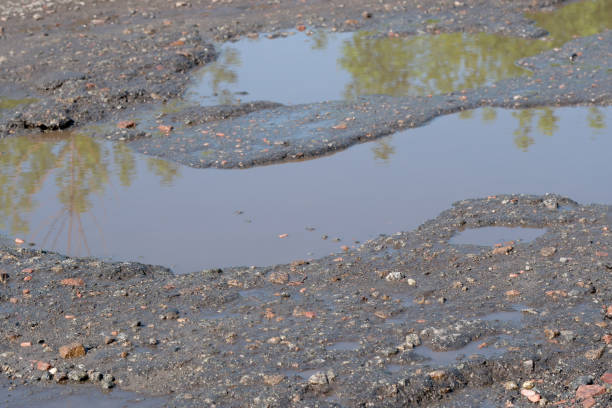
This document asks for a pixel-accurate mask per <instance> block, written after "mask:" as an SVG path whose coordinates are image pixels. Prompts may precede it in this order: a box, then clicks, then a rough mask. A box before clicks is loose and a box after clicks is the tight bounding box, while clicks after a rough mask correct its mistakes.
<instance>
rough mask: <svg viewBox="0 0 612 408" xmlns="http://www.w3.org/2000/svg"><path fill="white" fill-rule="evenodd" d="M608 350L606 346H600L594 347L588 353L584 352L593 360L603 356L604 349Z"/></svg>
mask: <svg viewBox="0 0 612 408" xmlns="http://www.w3.org/2000/svg"><path fill="white" fill-rule="evenodd" d="M605 350H606V348H605V346H604V347H599V348H596V349H592V350H588V351H587V352H586V353H584V357H585V358H586V359H587V360H591V361H595V360H597V359H599V358H601V356H603V353H604V351H605Z"/></svg>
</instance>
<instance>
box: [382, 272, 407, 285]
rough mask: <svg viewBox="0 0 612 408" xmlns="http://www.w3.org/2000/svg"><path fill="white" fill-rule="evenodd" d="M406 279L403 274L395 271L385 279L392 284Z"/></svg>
mask: <svg viewBox="0 0 612 408" xmlns="http://www.w3.org/2000/svg"><path fill="white" fill-rule="evenodd" d="M405 277H406V276H405V275H404V274H403V273H401V272H398V271H395V272H390V273H389V274H388V275H387V276H386V277H385V280H386V281H389V282H392V281H398V280H402V279H404V278H405Z"/></svg>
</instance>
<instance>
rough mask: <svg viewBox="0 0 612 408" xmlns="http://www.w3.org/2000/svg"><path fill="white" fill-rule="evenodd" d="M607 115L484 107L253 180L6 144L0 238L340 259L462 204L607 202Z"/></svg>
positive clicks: (194, 264)
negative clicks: (546, 196)
mask: <svg viewBox="0 0 612 408" xmlns="http://www.w3.org/2000/svg"><path fill="white" fill-rule="evenodd" d="M611 113H612V109H611V108H561V109H553V108H545V109H534V110H522V111H511V110H493V109H483V110H477V111H474V112H464V113H462V114H456V115H449V116H445V117H441V118H438V119H436V120H434V121H433V122H432V123H431V124H429V125H427V126H424V127H422V128H417V129H411V130H407V131H404V132H401V133H398V134H396V135H394V136H392V137H388V138H384V139H380V140H377V141H375V142H372V143H367V144H362V145H358V146H354V147H352V148H350V149H348V150H346V151H343V152H340V153H338V154H335V155H332V156H328V157H324V158H320V159H317V160H312V161H306V162H296V163H288V164H282V165H276V166H266V167H260V168H253V169H248V170H212V169H208V170H198V169H191V168H187V167H181V166H178V165H175V164H172V163H169V162H166V161H163V160H159V159H152V158H150V157H145V156H142V155H139V154H135V153H133V152H132V151H131V150H130V149H128V148H126V147H125V146H124V145H122V144H119V143H118V144H111V143H109V142H104V141H100V140H95V139H91V138H89V137H87V136H83V135H77V134H46V135H42V136H39V137H30V138H27V137H20V138H7V139H4V140H1V141H0V152H1V154H0V230H2V231H3V232H4V233H5V234H7V235H8V236H9V237H11V239H14V238H15V237H21V238H23V239H25V240H26V241H28V242H34V243H36V244H37V245H39V246H41V247H44V248H47V249H54V250H57V251H60V252H62V253H68V254H72V255H88V254H90V255H94V256H98V257H102V258H112V259H116V260H140V261H142V262H146V263H153V264H162V265H167V266H170V267H172V268H173V269H174V270H175V271H176V272H178V273H184V272H190V271H195V270H198V269H201V268H208V267H223V266H230V265H270V264H275V263H281V262H288V261H291V260H295V259H304V258H309V257H319V256H323V255H327V254H329V253H331V252H339V251H341V247H342V246H343V245H348V246H351V245H355V241H364V240H366V239H369V238H372V237H375V236H376V235H377V234H379V233H393V232H397V231H400V230H408V229H412V228H414V227H416V226H418V225H419V224H420V223H422V222H423V221H425V220H426V219H429V218H432V217H434V216H436V215H437V214H438V213H439V212H440V211H442V210H444V209H446V208H448V207H449V206H450V205H451V204H452V202H454V201H457V200H461V199H464V198H465V197H483V196H488V195H492V194H496V193H501V192H505V193H508V192H509V193H512V192H516V193H534V194H541V193H544V192H555V193H559V194H563V195H567V196H569V197H572V198H573V199H575V200H578V201H580V202H587V203H588V202H600V203H609V202H612V190H611V189H609V188H607V186H609V180H610V175H611V174H612V167H611V165H612V164H611V162H610V160H609V152H610V151H612V138H611V137H610V131H609V129H610V126H611V123H610V121H611V118H612V116H611ZM284 234H288V236H287V237H285V238H279V236H284ZM323 238H326V239H323ZM516 238H517V237H515V236H513V237H511V239H516ZM519 238H520V237H519Z"/></svg>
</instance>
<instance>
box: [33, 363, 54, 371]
mask: <svg viewBox="0 0 612 408" xmlns="http://www.w3.org/2000/svg"><path fill="white" fill-rule="evenodd" d="M50 368H51V364H49V363H47V362H44V361H37V362H36V369H37V370H39V371H48V370H49V369H50Z"/></svg>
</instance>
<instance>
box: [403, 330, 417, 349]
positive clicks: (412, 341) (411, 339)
mask: <svg viewBox="0 0 612 408" xmlns="http://www.w3.org/2000/svg"><path fill="white" fill-rule="evenodd" d="M420 345H421V338H420V337H419V335H418V334H416V333H410V334H407V335H406V341H405V342H404V347H405V348H407V349H413V348H415V347H417V346H420Z"/></svg>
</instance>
